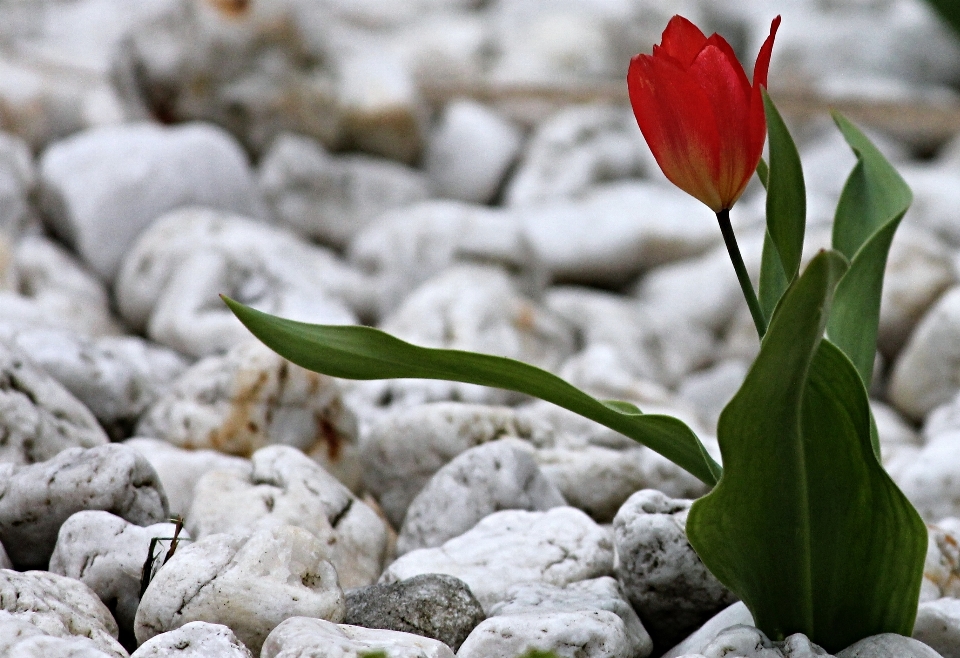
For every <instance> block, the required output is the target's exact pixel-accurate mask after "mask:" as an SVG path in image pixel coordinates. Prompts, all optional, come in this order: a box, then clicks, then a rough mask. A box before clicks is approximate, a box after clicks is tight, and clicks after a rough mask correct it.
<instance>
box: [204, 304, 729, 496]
mask: <svg viewBox="0 0 960 658" xmlns="http://www.w3.org/2000/svg"><path fill="white" fill-rule="evenodd" d="M223 301H224V302H226V304H227V306H229V307H230V310H232V311H233V313H234V314H235V315H236V316H237V318H239V319H240V321H241V322H242V323H243V324H244V325H245V326H246V327H247V329H249V330H250V332H251V333H253V335H254V336H256V337H257V338H259V339H260V340H261V341H262V342H263V343H264V344H266V345H267V347H269V348H271V349H272V350H274V351H275V352H277V354H279V355H280V356H282V357H284V358H286V359H289V360H290V361H292V362H293V363H296V364H297V365H299V366H301V367H303V368H306V369H308V370H313V371H314V372H321V373H324V374H326V375H331V376H333V377H342V378H344V379H398V378H416V379H443V380H447V381H455V382H465V383H468V384H479V385H481V386H493V387H496V388H503V389H507V390H511V391H518V392H520V393H526V394H527V395H532V396H533V397H536V398H540V399H541V400H546V401H547V402H552V403H553V404H555V405H557V406H559V407H563V408H564V409H569V410H570V411H573V412H574V413H577V414H580V415H581V416H584V417H586V418H589V419H590V420H593V421H596V422H598V423H600V424H601V425H605V426H606V427H609V428H610V429H612V430H615V431H617V432H620V433H621V434H623V435H625V436H628V437H630V438H631V439H634V440H635V441H638V442H639V443H642V444H643V445H645V446H647V447H648V448H650V449H651V450H654V451H656V452H658V453H660V454H661V455H663V456H664V457H666V458H667V459H669V460H670V461H672V462H673V463H675V464H677V465H678V466H680V467H681V468H683V469H685V470H687V471H689V472H690V473H691V474H692V475H694V476H695V477H697V478H699V479H700V480H702V481H703V482H704V483H706V484H708V485H713V484H715V483H716V482H717V480H718V479H719V477H720V473H721V471H722V469H721V468H720V466H719V465H718V464H717V463H716V462H715V461H714V460H713V458H712V457H710V455H709V454H708V453H707V451H706V448H704V446H703V444H702V443H701V442H700V439H698V438H697V436H696V434H694V433H693V431H692V430H691V429H690V428H689V427H687V426H686V425H685V424H684V423H683V422H681V421H680V420H678V419H676V418H673V417H671V416H662V415H655V414H643V413H641V412H640V411H639V410H638V409H637V408H636V407H635V406H633V405H631V404H630V403H627V402H601V401H600V400H597V399H596V398H594V397H591V396H590V395H587V394H586V393H584V392H583V391H581V390H580V389H578V388H576V387H574V386H572V385H570V384H568V383H567V382H565V381H563V380H562V379H560V378H559V377H557V376H556V375H552V374H550V373H549V372H546V371H545V370H541V369H539V368H536V367H534V366H531V365H528V364H526V363H521V362H519V361H514V360H512V359H506V358H503V357H499V356H492V355H489V354H476V353H474V352H463V351H459V350H442V349H431V348H426V347H418V346H416V345H411V344H410V343H407V342H404V341H402V340H400V339H399V338H394V337H393V336H391V335H389V334H387V333H384V332H382V331H379V330H377V329H372V328H370V327H359V326H340V325H315V324H307V323H305V322H294V321H293V320H285V319H283V318H278V317H275V316H272V315H269V314H267V313H263V312H261V311H257V310H255V309H252V308H250V307H248V306H244V305H243V304H240V303H239V302H236V301H234V300H232V299H229V298H227V297H224V298H223Z"/></svg>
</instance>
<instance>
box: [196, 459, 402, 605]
mask: <svg viewBox="0 0 960 658" xmlns="http://www.w3.org/2000/svg"><path fill="white" fill-rule="evenodd" d="M287 524H289V525H294V526H299V527H300V528H303V529H304V530H307V531H309V532H310V533H311V534H312V535H313V536H315V537H316V538H317V541H318V543H319V545H320V546H321V547H322V551H321V555H322V556H323V558H324V559H326V560H329V561H330V562H331V563H332V564H333V566H334V567H336V570H337V574H338V576H339V582H340V586H341V587H344V588H353V587H363V586H364V585H370V584H371V583H373V582H375V581H376V579H377V577H378V576H379V575H380V572H381V571H382V570H383V563H384V560H386V558H387V552H388V531H387V526H386V524H385V523H384V521H383V520H382V519H381V518H380V517H379V516H378V515H377V513H376V512H374V511H373V510H372V509H371V508H370V507H369V506H368V505H367V504H366V503H364V502H362V501H360V500H359V499H358V498H356V497H355V496H354V495H353V494H352V493H350V490H349V489H347V488H346V487H345V486H344V485H343V484H341V483H340V482H339V481H338V480H337V479H336V478H334V477H333V476H332V475H330V474H329V473H327V472H326V471H325V470H323V468H321V467H320V466H318V465H317V464H316V463H315V462H313V461H312V460H310V459H309V458H308V457H306V456H305V455H304V454H303V453H301V452H300V451H299V450H296V449H294V448H290V447H287V446H270V447H267V448H261V449H260V450H258V451H257V452H255V453H254V454H253V457H252V458H251V460H250V466H249V467H248V468H247V470H246V472H245V473H241V472H239V471H238V470H230V471H211V472H209V473H207V474H206V475H204V476H203V477H201V478H200V480H199V482H197V486H196V490H195V493H194V500H193V505H191V507H190V512H189V514H188V515H187V522H186V526H187V528H188V529H189V530H190V533H191V534H192V535H193V536H194V537H196V538H199V539H202V538H204V537H207V536H209V535H212V534H215V533H225V532H227V533H235V534H237V533H245V532H253V531H256V530H260V529H264V528H276V527H281V528H282V527H285V526H286V525H287Z"/></svg>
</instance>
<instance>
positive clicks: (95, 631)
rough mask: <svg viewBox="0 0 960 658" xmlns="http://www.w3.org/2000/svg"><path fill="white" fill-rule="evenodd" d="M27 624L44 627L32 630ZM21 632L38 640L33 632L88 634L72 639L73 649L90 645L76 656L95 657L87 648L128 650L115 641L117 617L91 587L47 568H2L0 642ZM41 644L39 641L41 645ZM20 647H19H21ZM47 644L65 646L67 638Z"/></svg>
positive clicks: (113, 652) (117, 655) (117, 657)
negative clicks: (48, 570) (115, 618)
mask: <svg viewBox="0 0 960 658" xmlns="http://www.w3.org/2000/svg"><path fill="white" fill-rule="evenodd" d="M28 624H29V625H30V626H33V627H34V629H36V630H39V631H40V633H34V632H33V629H31V628H30V627H29V626H27V625H28ZM17 635H20V636H21V637H24V638H27V641H28V642H31V643H33V642H39V637H36V638H35V637H31V636H42V635H46V636H52V637H53V638H61V639H66V640H74V639H84V640H88V642H73V643H71V644H73V645H75V646H73V647H70V645H66V646H67V648H70V649H75V648H79V649H81V650H84V651H87V653H78V655H77V656H76V658H93V657H94V656H96V654H93V653H90V652H89V649H91V648H96V649H98V650H100V651H102V652H103V653H105V654H106V655H108V656H111V657H113V658H126V656H127V652H126V651H125V650H124V648H123V647H122V646H121V645H120V643H119V642H118V641H117V623H116V622H115V621H114V620H113V617H112V616H110V611H109V610H107V607H106V606H105V605H103V603H101V602H100V599H98V598H97V595H96V594H94V593H93V592H92V591H91V590H90V588H89V587H87V586H86V585H84V584H83V583H80V582H78V581H76V580H74V579H72V578H66V577H64V576H58V575H56V574H52V573H48V572H45V571H28V572H26V573H20V572H17V571H11V570H9V569H0V638H2V639H0V647H2V646H3V642H5V641H7V640H8V639H9V638H10V637H16V636H17ZM43 644H44V642H40V643H39V645H40V646H42V645H43ZM85 645H86V646H85ZM20 648H21V647H19V646H17V647H16V649H18V650H19V649H20ZM47 648H50V649H59V648H64V643H60V647H56V646H55V645H54V646H51V645H50V644H47ZM13 655H15V656H20V655H21V654H19V653H14V654H13ZM26 655H27V656H30V655H31V654H26ZM40 655H43V654H40ZM46 655H48V656H49V655H56V656H60V655H64V656H69V655H71V654H46ZM31 658H32V656H31ZM97 658H99V657H97Z"/></svg>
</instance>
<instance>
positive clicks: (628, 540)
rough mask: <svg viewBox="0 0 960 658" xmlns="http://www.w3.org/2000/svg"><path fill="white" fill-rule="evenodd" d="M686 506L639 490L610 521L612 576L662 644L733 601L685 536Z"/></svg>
mask: <svg viewBox="0 0 960 658" xmlns="http://www.w3.org/2000/svg"><path fill="white" fill-rule="evenodd" d="M690 505H691V501H689V500H675V499H671V498H668V497H666V496H665V495H663V494H662V493H660V492H659V491H653V490H645V491H638V492H637V493H635V494H634V495H633V496H631V497H630V499H629V500H627V502H626V503H624V505H623V507H621V508H620V511H619V512H618V513H617V516H616V518H615V519H614V520H613V530H614V538H615V539H614V541H615V543H616V550H617V567H616V573H617V578H618V579H619V580H620V582H621V583H622V584H623V587H624V591H625V592H626V595H627V597H629V599H630V602H631V603H632V604H633V606H634V608H635V609H636V610H637V613H638V614H639V615H640V618H641V619H643V622H644V626H645V627H646V628H647V630H648V631H649V632H650V635H651V636H652V637H653V640H654V642H655V643H656V644H657V645H658V646H659V647H661V648H666V647H670V646H672V645H674V644H676V643H677V642H679V641H680V640H682V639H683V638H684V637H686V636H687V635H688V634H690V633H691V632H693V631H694V630H696V629H697V628H699V627H700V626H701V625H703V623H704V622H705V621H707V620H708V619H709V618H710V617H712V616H714V615H715V614H716V613H718V612H719V611H720V610H722V609H723V608H724V607H726V606H728V605H730V604H731V603H733V602H734V601H736V597H735V596H734V595H733V594H732V593H731V592H730V591H729V590H727V588H725V587H724V586H723V585H722V584H720V582H719V581H718V580H717V579H716V578H715V577H714V576H713V575H712V574H711V573H710V572H709V571H708V570H707V568H706V567H705V566H704V565H703V562H702V561H701V560H700V558H699V556H697V554H696V552H695V551H694V550H693V547H692V546H690V543H689V542H688V541H687V536H686V532H685V528H684V526H685V524H686V519H687V514H688V512H689V510H690Z"/></svg>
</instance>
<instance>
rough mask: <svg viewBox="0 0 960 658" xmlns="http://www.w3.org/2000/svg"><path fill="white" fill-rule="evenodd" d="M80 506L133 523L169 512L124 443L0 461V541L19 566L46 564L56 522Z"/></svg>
mask: <svg viewBox="0 0 960 658" xmlns="http://www.w3.org/2000/svg"><path fill="white" fill-rule="evenodd" d="M82 510H105V511H108V512H110V513H112V514H115V515H117V516H119V517H121V518H123V519H126V520H127V521H130V522H131V523H135V524H137V525H150V524H153V523H161V522H163V521H166V520H167V519H168V518H169V511H168V508H167V497H166V496H165V495H164V493H163V487H162V486H161V485H160V479H159V478H158V477H157V474H156V472H155V471H154V470H153V468H152V467H151V466H150V463H149V462H148V461H147V460H146V459H144V458H143V457H142V456H141V455H140V453H138V452H137V451H135V450H133V449H132V448H128V447H127V446H123V445H118V444H109V445H104V446H99V447H96V448H89V449H84V448H70V449H69V450H64V451H63V452H61V453H60V454H58V455H57V456H56V457H54V458H52V459H50V460H48V461H45V462H40V463H38V464H31V465H28V466H14V465H13V464H0V541H2V542H3V545H4V547H5V548H6V549H7V553H8V555H9V556H10V559H11V561H12V562H13V564H14V565H15V566H16V568H17V569H30V568H46V566H47V562H48V560H49V559H50V554H51V553H53V549H54V546H55V544H56V542H57V533H58V531H59V530H60V526H61V525H62V524H63V522H64V521H66V520H67V519H68V518H69V517H70V516H71V515H73V514H74V513H75V512H79V511H82Z"/></svg>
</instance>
